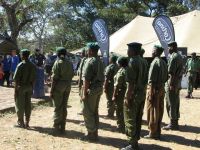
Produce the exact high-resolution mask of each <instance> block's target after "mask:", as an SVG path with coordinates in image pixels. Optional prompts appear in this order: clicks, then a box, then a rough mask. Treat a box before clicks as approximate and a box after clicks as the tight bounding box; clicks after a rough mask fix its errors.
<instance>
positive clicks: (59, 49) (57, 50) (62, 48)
mask: <svg viewBox="0 0 200 150" xmlns="http://www.w3.org/2000/svg"><path fill="white" fill-rule="evenodd" d="M64 51H65V52H66V51H67V50H66V49H65V48H64V47H57V48H56V52H57V53H58V52H64Z"/></svg>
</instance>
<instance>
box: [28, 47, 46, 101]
mask: <svg viewBox="0 0 200 150" xmlns="http://www.w3.org/2000/svg"><path fill="white" fill-rule="evenodd" d="M29 59H30V61H31V62H32V63H33V64H35V66H36V68H37V69H36V81H35V85H34V88H33V97H34V98H41V97H43V96H44V95H45V94H44V61H45V59H46V58H45V56H44V55H43V54H41V51H40V49H35V52H34V54H32V55H31V56H30V57H29Z"/></svg>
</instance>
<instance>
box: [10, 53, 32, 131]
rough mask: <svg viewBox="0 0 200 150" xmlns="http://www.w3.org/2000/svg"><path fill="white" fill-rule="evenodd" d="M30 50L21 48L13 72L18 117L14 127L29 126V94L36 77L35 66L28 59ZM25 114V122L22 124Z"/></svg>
mask: <svg viewBox="0 0 200 150" xmlns="http://www.w3.org/2000/svg"><path fill="white" fill-rule="evenodd" d="M29 55H30V51H29V50H28V49H22V50H21V58H22V62H21V63H20V64H19V65H18V66H17V69H16V71H15V74H14V77H13V79H14V81H15V95H14V97H15V109H16V113H17V117H18V121H17V125H16V127H21V128H24V127H26V128H29V121H30V116H31V95H32V93H33V85H34V81H35V79H36V67H35V65H34V64H32V63H31V62H30V61H29V59H28V58H29ZM24 115H25V124H24Z"/></svg>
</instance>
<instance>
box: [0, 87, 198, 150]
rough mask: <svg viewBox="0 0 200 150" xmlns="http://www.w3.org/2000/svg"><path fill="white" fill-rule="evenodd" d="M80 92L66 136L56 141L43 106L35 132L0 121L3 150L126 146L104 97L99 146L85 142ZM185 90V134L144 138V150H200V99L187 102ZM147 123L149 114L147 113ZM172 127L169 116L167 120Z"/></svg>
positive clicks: (8, 118) (6, 118)
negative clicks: (108, 111)
mask: <svg viewBox="0 0 200 150" xmlns="http://www.w3.org/2000/svg"><path fill="white" fill-rule="evenodd" d="M77 92H78V89H77V88H76V87H73V88H72V92H71V95H70V99H69V108H68V120H67V124H66V135H64V136H62V137H55V136H53V135H52V134H51V132H52V114H53V108H52V107H49V106H42V107H41V106H40V107H38V108H36V109H34V110H33V112H32V116H31V122H30V125H31V130H24V129H18V128H14V127H13V125H14V124H15V122H16V115H15V114H6V115H3V116H2V117H0V126H1V128H0V139H1V140H0V149H1V150H12V149H13V150H14V149H17V150H21V149H22V150H23V149H24V150H71V149H73V150H96V149H98V150H114V149H119V148H121V147H123V146H124V144H126V136H125V135H123V134H120V133H117V132H116V120H109V119H106V118H105V117H104V116H105V115H106V100H105V96H104V95H103V96H102V99H101V102H100V109H99V113H100V130H99V136H100V137H99V142H98V143H89V142H86V141H82V140H81V138H82V137H83V135H84V133H85V132H86V129H85V127H84V126H80V125H79V124H80V123H81V122H82V121H83V117H82V116H80V115H78V114H77V113H78V112H79V111H80V103H79V97H78V93H77ZM185 93H186V91H185V90H183V91H182V92H181V97H182V98H181V119H180V125H181V127H180V130H181V131H163V132H162V140H161V141H155V140H147V139H143V138H141V140H140V141H139V143H140V147H141V148H142V149H144V150H146V149H148V150H159V149H160V150H165V149H166V150H168V149H173V150H191V149H200V109H199V107H200V99H192V100H185V99H184V98H183V97H184V94H185ZM194 96H195V97H200V92H199V91H195V93H194ZM143 119H144V120H146V113H145V110H144V117H143ZM163 122H164V123H168V117H167V115H166V112H165V114H164V118H163ZM147 133H148V129H147V126H146V125H143V126H142V136H143V135H145V134H147Z"/></svg>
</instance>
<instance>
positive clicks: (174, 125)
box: [162, 120, 179, 130]
mask: <svg viewBox="0 0 200 150" xmlns="http://www.w3.org/2000/svg"><path fill="white" fill-rule="evenodd" d="M162 129H163V130H178V129H179V126H178V120H170V123H169V124H168V125H167V126H164V127H163V128H162Z"/></svg>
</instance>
